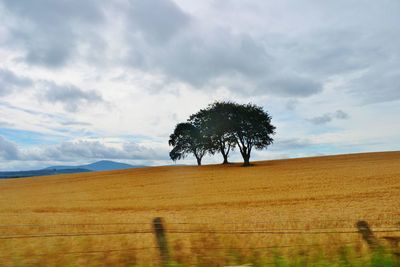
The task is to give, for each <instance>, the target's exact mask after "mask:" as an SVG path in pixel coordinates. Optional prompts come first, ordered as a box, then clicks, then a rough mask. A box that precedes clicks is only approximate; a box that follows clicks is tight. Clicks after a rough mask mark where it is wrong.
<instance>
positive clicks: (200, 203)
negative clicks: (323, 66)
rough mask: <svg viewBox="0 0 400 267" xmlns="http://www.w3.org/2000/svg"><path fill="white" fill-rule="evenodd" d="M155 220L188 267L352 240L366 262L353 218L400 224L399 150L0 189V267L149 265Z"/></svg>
mask: <svg viewBox="0 0 400 267" xmlns="http://www.w3.org/2000/svg"><path fill="white" fill-rule="evenodd" d="M157 216H160V217H163V218H164V220H165V222H166V227H167V231H170V232H171V233H169V234H168V232H167V234H168V236H167V237H168V239H169V241H170V247H171V250H172V257H173V258H174V259H175V261H178V262H183V263H186V264H187V265H196V264H197V265H201V264H199V262H203V266H213V265H214V266H223V265H224V264H229V263H231V262H232V259H231V258H232V256H229V255H228V254H229V253H228V251H236V252H235V257H238V258H240V260H237V261H246V259H248V258H252V259H254V258H257V257H262V255H264V254H269V253H271V249H272V247H274V246H279V247H281V246H283V248H280V250H282V251H284V253H287V254H290V253H294V252H295V251H296V253H297V252H298V251H299V250H301V251H305V250H308V248H309V247H313V246H314V245H318V244H319V246H320V248H321V247H323V248H324V253H327V254H329V253H330V252H332V251H334V250H336V249H337V248H338V247H340V246H342V245H343V244H347V243H348V244H352V245H354V246H355V247H356V249H357V250H358V252H359V253H363V251H365V249H366V248H365V245H364V244H363V243H362V242H361V241H360V237H359V236H358V234H357V233H352V231H355V228H354V224H355V222H356V221H357V220H360V219H365V220H367V221H368V222H369V223H370V225H371V227H372V228H373V229H380V230H382V231H383V230H385V229H391V230H392V229H398V227H399V226H400V152H382V153H365V154H349V155H339V156H325V157H313V158H300V159H288V160H273V161H262V162H255V163H254V166H252V167H249V168H243V167H241V165H240V164H230V165H228V166H222V165H209V166H201V167H197V166H168V167H151V168H142V169H130V170H123V171H109V172H95V173H83V174H74V175H58V176H49V177H36V178H21V179H10V180H0V266H28V265H29V264H31V265H30V266H85V265H86V266H89V265H93V266H110V265H113V266H117V265H121V266H125V265H126V264H125V263H126V262H132V263H142V264H148V265H154V264H157V261H158V254H157V249H156V248H155V246H156V245H155V241H154V236H153V235H152V234H151V221H152V219H153V218H154V217H157ZM140 231H143V232H144V233H138V232H140ZM174 231H177V232H179V231H181V233H174ZM182 231H183V232H184V231H188V232H189V233H182ZM235 231H236V233H235ZM241 231H242V232H241ZM243 231H255V232H257V233H245V232H243ZM275 231H276V233H271V232H275ZM296 231H301V232H303V231H311V232H312V231H328V233H325V234H323V233H322V234H321V233H315V234H312V233H311V234H302V233H300V232H298V233H296ZM238 232H239V233H238ZM288 232H289V233H288ZM291 232H292V233H291ZM85 233H90V235H85ZM101 233H106V235H101ZM74 234H77V235H74ZM92 234H93V235H92ZM68 235H71V236H68ZM377 235H378V236H383V235H399V233H398V232H397V233H396V232H391V233H390V234H388V233H384V232H379V231H378V233H377ZM286 246H287V247H286ZM269 248H271V249H269ZM332 253H333V252H332ZM227 255H228V256H227Z"/></svg>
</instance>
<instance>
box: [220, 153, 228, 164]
mask: <svg viewBox="0 0 400 267" xmlns="http://www.w3.org/2000/svg"><path fill="white" fill-rule="evenodd" d="M221 154H222V156H223V157H224V162H222V164H228V163H229V162H228V154H225V153H221Z"/></svg>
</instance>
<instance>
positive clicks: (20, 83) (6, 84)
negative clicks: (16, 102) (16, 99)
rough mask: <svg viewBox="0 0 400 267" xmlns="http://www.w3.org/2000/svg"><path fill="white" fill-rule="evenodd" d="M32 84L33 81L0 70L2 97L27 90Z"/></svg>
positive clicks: (5, 70) (0, 92) (8, 71)
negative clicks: (20, 90)
mask: <svg viewBox="0 0 400 267" xmlns="http://www.w3.org/2000/svg"><path fill="white" fill-rule="evenodd" d="M32 84H33V82H32V80H31V79H29V78H26V77H23V76H18V75H16V74H15V73H14V72H12V71H10V70H7V69H1V68H0V96H5V95H8V94H11V93H12V92H13V91H15V90H17V89H19V88H26V87H28V86H31V85H32Z"/></svg>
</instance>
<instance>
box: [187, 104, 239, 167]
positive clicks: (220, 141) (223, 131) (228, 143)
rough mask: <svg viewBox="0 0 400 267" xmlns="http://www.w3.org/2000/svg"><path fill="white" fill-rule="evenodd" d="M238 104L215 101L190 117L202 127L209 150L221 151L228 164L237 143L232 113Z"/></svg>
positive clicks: (197, 125) (190, 119)
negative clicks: (232, 130) (230, 153)
mask: <svg viewBox="0 0 400 267" xmlns="http://www.w3.org/2000/svg"><path fill="white" fill-rule="evenodd" d="M236 105H237V104H235V103H232V102H215V103H213V104H211V105H209V106H208V107H207V108H206V109H201V110H200V111H199V112H197V113H196V114H193V115H191V116H190V118H189V121H190V122H191V123H193V124H194V125H196V127H198V128H199V129H202V132H203V133H204V135H205V137H206V141H207V144H206V148H207V150H208V152H209V153H210V154H214V153H215V152H220V153H221V155H222V157H223V164H228V157H229V152H231V151H232V150H233V149H234V147H235V145H236V139H235V137H234V135H232V133H231V128H232V122H231V117H232V116H231V115H232V114H233V109H234V108H235V107H236Z"/></svg>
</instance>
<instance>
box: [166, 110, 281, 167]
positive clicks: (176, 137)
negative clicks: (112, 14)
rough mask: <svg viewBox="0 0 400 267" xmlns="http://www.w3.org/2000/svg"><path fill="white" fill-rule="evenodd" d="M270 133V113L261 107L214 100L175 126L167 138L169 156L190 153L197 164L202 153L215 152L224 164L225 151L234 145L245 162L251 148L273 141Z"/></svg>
mask: <svg viewBox="0 0 400 267" xmlns="http://www.w3.org/2000/svg"><path fill="white" fill-rule="evenodd" d="M274 134H275V126H273V125H272V124H271V116H270V115H269V114H268V112H266V111H264V109H263V108H262V107H260V106H257V105H254V104H251V103H249V104H244V105H241V104H237V103H234V102H215V103H213V104H210V105H209V106H208V107H207V108H205V109H201V110H199V111H198V112H197V113H195V114H192V115H191V116H190V117H189V119H188V121H187V122H186V123H179V124H178V125H177V126H176V128H175V131H174V133H173V134H171V136H170V140H169V144H170V146H173V149H172V150H171V152H170V157H171V159H172V160H174V161H175V160H179V159H182V158H184V157H186V156H187V155H188V154H193V155H194V156H195V157H196V159H197V162H198V164H199V165H200V164H201V159H202V158H203V156H204V155H205V154H206V153H209V154H211V155H214V154H215V153H217V152H218V153H221V155H222V157H223V163H224V164H226V163H228V157H229V153H230V152H231V151H232V150H233V149H235V148H238V149H239V152H240V154H241V155H242V157H243V161H244V166H249V165H250V157H251V152H252V150H253V148H255V149H265V148H267V147H268V146H269V145H271V144H272V143H273V138H272V135H274Z"/></svg>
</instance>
